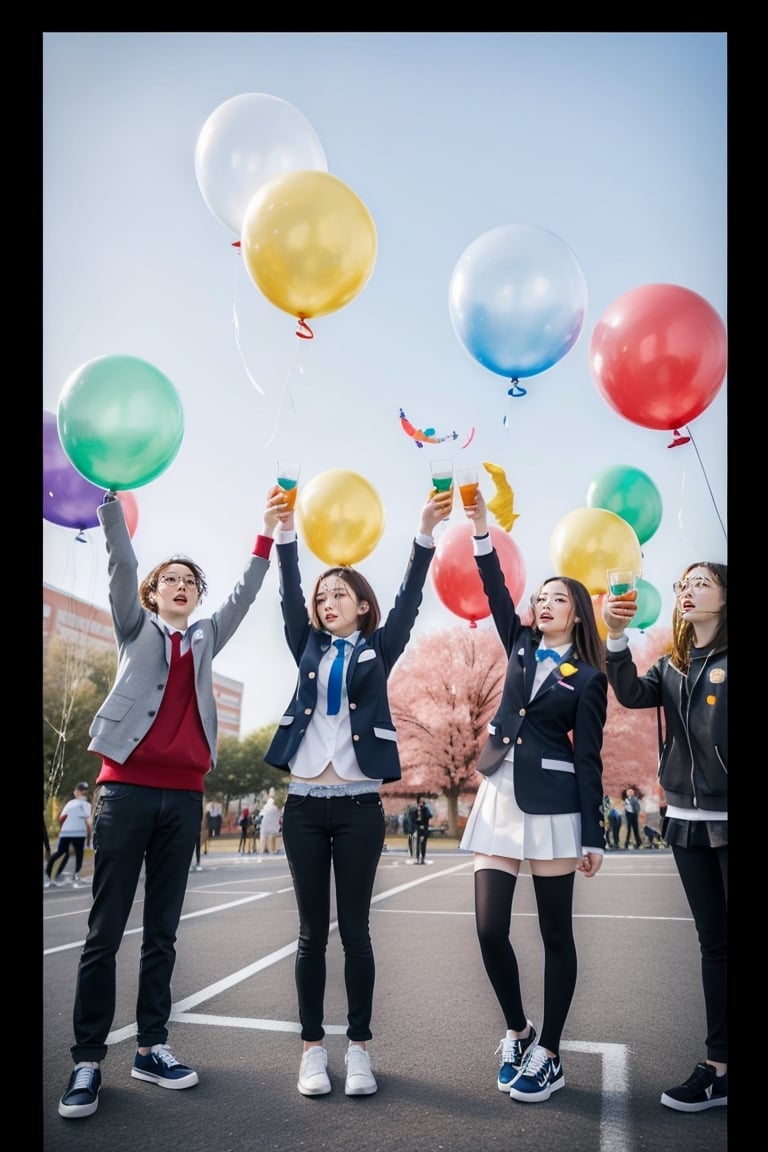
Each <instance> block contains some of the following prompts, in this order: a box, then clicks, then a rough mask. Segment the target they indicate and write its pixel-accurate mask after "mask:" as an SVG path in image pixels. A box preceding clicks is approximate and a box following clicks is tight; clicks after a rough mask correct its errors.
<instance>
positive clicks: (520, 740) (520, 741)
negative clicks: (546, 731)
mask: <svg viewBox="0 0 768 1152" xmlns="http://www.w3.org/2000/svg"><path fill="white" fill-rule="evenodd" d="M522 742H523V738H522V736H518V738H517V740H515V744H522Z"/></svg>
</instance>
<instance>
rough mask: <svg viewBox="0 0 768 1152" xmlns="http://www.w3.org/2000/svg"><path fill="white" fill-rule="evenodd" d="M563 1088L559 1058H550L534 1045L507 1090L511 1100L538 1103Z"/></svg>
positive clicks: (543, 1050)
mask: <svg viewBox="0 0 768 1152" xmlns="http://www.w3.org/2000/svg"><path fill="white" fill-rule="evenodd" d="M564 1087H565V1076H564V1075H563V1066H562V1064H561V1063H560V1057H559V1056H550V1055H549V1054H548V1052H547V1050H546V1048H542V1047H541V1045H540V1044H536V1045H535V1046H534V1047H533V1048H529V1049H528V1052H527V1053H526V1055H525V1057H524V1059H523V1064H522V1067H521V1069H520V1071H519V1072H518V1074H517V1076H516V1077H515V1079H514V1080H513V1081H512V1084H511V1085H510V1088H509V1094H510V1096H511V1097H512V1099H513V1100H522V1101H523V1103H526V1104H527V1103H538V1102H539V1101H540V1100H542V1101H543V1100H549V1098H550V1096H551V1095H552V1093H553V1092H557V1090H558V1088H564Z"/></svg>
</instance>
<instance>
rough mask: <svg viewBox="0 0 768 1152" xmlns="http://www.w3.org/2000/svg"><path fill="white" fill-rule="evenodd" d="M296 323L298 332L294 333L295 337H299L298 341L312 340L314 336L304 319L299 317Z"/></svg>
mask: <svg viewBox="0 0 768 1152" xmlns="http://www.w3.org/2000/svg"><path fill="white" fill-rule="evenodd" d="M298 321H299V327H298V331H297V332H296V335H297V336H298V337H299V339H300V340H314V338H315V334H314V332H313V331H312V329H311V328H310V326H309V324H307V322H306V320H305V319H304V317H303V316H299V317H298Z"/></svg>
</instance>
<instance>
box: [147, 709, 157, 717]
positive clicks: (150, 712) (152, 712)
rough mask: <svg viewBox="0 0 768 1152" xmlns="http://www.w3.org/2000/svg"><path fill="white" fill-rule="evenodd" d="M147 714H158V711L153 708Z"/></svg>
mask: <svg viewBox="0 0 768 1152" xmlns="http://www.w3.org/2000/svg"><path fill="white" fill-rule="evenodd" d="M147 716H157V712H155V710H154V708H153V709H151V710H150V711H149V712H147Z"/></svg>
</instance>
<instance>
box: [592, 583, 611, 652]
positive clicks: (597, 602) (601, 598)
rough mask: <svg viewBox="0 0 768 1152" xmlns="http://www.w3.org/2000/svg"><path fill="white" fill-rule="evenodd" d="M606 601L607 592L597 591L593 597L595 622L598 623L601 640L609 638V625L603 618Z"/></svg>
mask: <svg viewBox="0 0 768 1152" xmlns="http://www.w3.org/2000/svg"><path fill="white" fill-rule="evenodd" d="M604 603H605V592H596V593H595V595H594V596H593V597H592V605H593V607H594V609H595V624H597V631H598V634H599V636H600V639H601V640H607V639H608V625H607V624H606V622H605V620H603V604H604Z"/></svg>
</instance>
